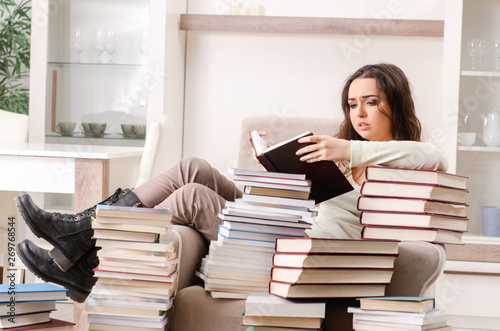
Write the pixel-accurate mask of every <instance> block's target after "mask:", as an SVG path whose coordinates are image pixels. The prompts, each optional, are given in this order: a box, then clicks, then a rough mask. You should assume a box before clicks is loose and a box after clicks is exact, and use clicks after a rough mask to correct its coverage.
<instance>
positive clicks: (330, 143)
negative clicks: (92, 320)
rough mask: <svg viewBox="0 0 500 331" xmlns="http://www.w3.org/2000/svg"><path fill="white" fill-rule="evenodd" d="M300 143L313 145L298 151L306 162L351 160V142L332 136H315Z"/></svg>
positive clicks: (302, 139)
mask: <svg viewBox="0 0 500 331" xmlns="http://www.w3.org/2000/svg"><path fill="white" fill-rule="evenodd" d="M299 143H312V144H310V145H308V146H306V147H303V148H301V149H299V150H298V151H297V153H296V154H297V155H301V158H300V160H301V161H306V162H318V161H323V160H326V161H340V160H347V161H349V160H350V159H351V142H350V141H349V140H345V139H338V138H334V137H332V136H321V135H313V136H307V137H303V138H300V139H299Z"/></svg>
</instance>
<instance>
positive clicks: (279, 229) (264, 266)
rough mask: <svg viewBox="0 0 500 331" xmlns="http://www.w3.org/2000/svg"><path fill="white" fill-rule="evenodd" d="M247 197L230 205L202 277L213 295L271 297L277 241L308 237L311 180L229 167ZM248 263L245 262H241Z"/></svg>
mask: <svg viewBox="0 0 500 331" xmlns="http://www.w3.org/2000/svg"><path fill="white" fill-rule="evenodd" d="M230 172H231V173H232V174H233V175H234V180H235V182H236V184H239V185H242V186H244V188H243V191H244V194H243V197H242V198H241V199H237V200H236V201H234V202H231V201H228V202H227V203H226V206H225V208H224V210H223V211H222V212H221V213H219V217H220V218H221V220H222V224H221V225H220V227H219V236H218V240H217V241H213V242H212V243H211V244H210V249H209V254H208V255H207V256H206V257H205V258H204V259H203V261H202V265H201V268H200V271H199V272H198V276H199V277H200V278H202V279H203V280H204V282H205V289H206V290H207V291H210V293H211V295H212V296H213V297H225V298H240V299H244V298H246V297H247V296H248V294H250V293H268V288H269V280H270V276H269V275H270V271H271V266H272V255H273V253H274V245H275V239H276V238H277V237H289V238H292V237H304V236H305V233H304V230H305V229H310V228H311V224H310V223H308V222H305V221H304V219H305V218H308V217H314V216H315V215H316V213H317V211H315V210H314V209H313V208H314V207H315V202H314V200H311V199H308V197H309V193H310V190H311V182H310V181H308V180H306V179H305V175H297V174H287V173H276V172H265V171H251V170H243V169H230ZM242 261H244V262H245V263H242Z"/></svg>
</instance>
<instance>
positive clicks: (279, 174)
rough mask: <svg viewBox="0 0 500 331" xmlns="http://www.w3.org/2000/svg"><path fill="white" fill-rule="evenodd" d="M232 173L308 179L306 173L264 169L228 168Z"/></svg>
mask: <svg viewBox="0 0 500 331" xmlns="http://www.w3.org/2000/svg"><path fill="white" fill-rule="evenodd" d="M227 171H228V172H229V173H230V174H231V175H241V176H252V177H271V178H273V177H274V178H288V179H301V180H304V179H306V175H305V174H291V173H285V172H274V171H264V170H249V169H239V168H229V169H228V170H227Z"/></svg>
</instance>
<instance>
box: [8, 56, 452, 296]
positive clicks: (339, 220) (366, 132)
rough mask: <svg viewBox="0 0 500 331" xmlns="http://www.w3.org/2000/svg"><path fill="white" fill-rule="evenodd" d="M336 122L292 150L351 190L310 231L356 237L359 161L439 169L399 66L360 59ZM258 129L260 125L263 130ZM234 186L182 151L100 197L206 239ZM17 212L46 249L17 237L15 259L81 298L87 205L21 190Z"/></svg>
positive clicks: (92, 252)
mask: <svg viewBox="0 0 500 331" xmlns="http://www.w3.org/2000/svg"><path fill="white" fill-rule="evenodd" d="M342 108H343V111H344V116H345V119H344V122H343V123H342V125H341V127H340V132H339V134H338V135H337V136H336V137H330V136H310V137H306V138H302V140H301V142H311V143H313V144H311V145H308V146H307V147H304V148H302V149H301V150H299V151H298V152H297V154H299V155H302V157H301V159H302V160H303V161H304V162H317V161H320V160H329V161H335V162H338V163H339V164H340V165H341V167H342V168H343V169H344V171H345V175H346V177H347V178H348V179H349V181H350V182H351V184H352V185H353V186H354V188H355V190H354V191H351V192H349V193H346V194H344V195H342V196H339V197H336V198H333V199H331V200H328V201H325V202H323V203H321V204H320V210H319V217H318V218H317V219H316V220H315V223H314V224H313V227H312V229H311V230H309V231H308V235H310V236H312V237H333V238H359V237H360V231H361V226H360V224H359V211H358V210H357V209H356V201H357V198H358V196H359V188H360V184H361V183H362V182H363V180H364V168H365V167H366V166H367V165H375V164H378V165H389V166H397V167H409V168H425V169H436V170H445V169H446V160H445V158H444V155H443V153H442V152H441V151H440V150H439V148H437V147H435V146H433V145H431V144H424V143H421V142H419V140H420V131H421V128H420V122H419V121H418V119H417V118H416V115H415V109H414V105H413V100H412V97H411V90H410V86H409V83H408V80H407V78H406V76H405V75H404V73H403V72H402V71H401V70H400V69H399V68H398V67H396V66H394V65H390V64H376V65H367V66H364V67H362V68H360V69H359V70H358V71H356V72H355V73H354V74H353V75H352V76H351V77H349V79H348V80H347V82H346V84H345V87H344V90H343V92H342ZM263 134H264V133H263ZM241 195H242V192H241V191H240V190H239V189H238V188H237V187H236V186H235V185H234V184H233V183H232V182H231V181H230V180H228V179H226V177H224V176H223V175H221V174H220V173H219V172H218V171H217V170H215V169H213V168H212V167H211V166H210V165H209V164H208V163H207V162H206V161H204V160H201V159H197V158H188V159H184V160H182V161H180V162H179V163H178V164H177V165H176V166H174V167H172V168H170V169H169V170H167V171H166V172H164V173H162V174H160V175H158V176H156V177H155V178H153V179H151V180H150V181H148V182H146V183H144V184H143V185H141V186H139V187H137V188H135V189H134V190H128V189H127V190H123V191H122V190H120V189H119V190H117V191H116V192H115V194H113V195H112V196H111V197H109V198H108V199H106V200H105V201H103V202H102V203H104V204H112V205H125V206H143V207H150V208H151V207H156V208H168V209H170V210H171V212H172V215H173V219H172V222H173V223H174V224H183V225H188V226H192V227H193V228H195V229H196V230H198V231H199V232H200V233H201V234H202V235H203V236H204V237H205V238H206V239H207V240H214V239H216V238H217V228H218V225H219V224H220V219H219V218H218V217H217V212H219V211H220V210H222V209H223V208H224V205H225V202H226V201H227V200H234V199H236V198H239V197H241ZM16 205H17V207H18V209H19V211H20V213H21V216H22V217H23V219H24V220H25V222H26V223H27V224H28V226H29V228H30V229H31V230H32V231H33V233H34V234H35V235H36V236H38V237H42V238H44V239H46V240H47V241H49V242H50V243H51V244H52V245H53V246H54V248H53V249H52V250H51V251H50V252H49V251H47V250H44V249H41V248H40V247H37V246H36V245H35V244H33V243H32V242H31V241H29V240H25V241H23V242H21V243H20V244H18V246H17V252H18V255H19V257H20V258H21V260H22V261H23V263H24V264H25V265H26V266H27V267H28V269H30V270H31V271H32V272H33V273H34V274H35V275H37V276H39V277H40V278H42V279H44V280H45V281H49V282H54V283H58V284H60V285H63V286H65V287H66V288H68V296H69V297H70V298H72V299H73V300H75V301H78V302H82V301H84V300H85V298H86V297H87V296H88V294H89V293H90V290H91V289H92V286H93V285H94V283H95V281H96V278H95V277H93V272H92V269H93V268H95V267H96V266H97V264H98V259H97V256H96V251H97V249H98V248H96V247H95V241H94V240H93V239H92V238H91V237H92V232H93V231H92V228H91V216H94V215H95V206H94V207H91V208H89V209H88V210H86V211H84V212H82V213H79V214H76V215H68V214H59V213H48V212H46V211H43V210H41V209H40V208H38V207H37V206H36V205H35V204H34V203H33V201H32V200H31V198H30V197H29V195H27V194H24V195H22V196H20V197H17V198H16Z"/></svg>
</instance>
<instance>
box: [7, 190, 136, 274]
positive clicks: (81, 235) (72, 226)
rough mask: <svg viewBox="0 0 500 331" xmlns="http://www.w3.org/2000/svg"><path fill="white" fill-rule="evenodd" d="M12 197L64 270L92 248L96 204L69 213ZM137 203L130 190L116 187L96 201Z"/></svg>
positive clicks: (20, 197) (22, 196) (27, 221)
mask: <svg viewBox="0 0 500 331" xmlns="http://www.w3.org/2000/svg"><path fill="white" fill-rule="evenodd" d="M14 200H15V202H16V206H17V209H19V213H20V214H21V216H22V218H23V219H24V221H25V222H26V224H27V225H28V226H29V228H30V229H31V231H32V232H33V233H34V234H35V236H37V237H39V238H43V239H45V240H47V241H48V242H49V243H51V244H52V246H54V248H53V249H52V250H51V251H50V252H49V255H50V256H51V257H52V258H54V262H55V263H56V264H57V265H58V266H59V268H60V269H61V270H62V271H66V270H68V269H69V268H70V267H71V266H72V265H73V263H75V262H76V261H78V259H80V257H82V256H83V254H85V253H86V252H87V251H89V250H90V249H92V248H93V247H95V240H94V239H92V235H93V233H94V230H93V229H92V226H91V224H92V219H91V217H95V210H96V206H93V207H91V208H89V209H87V210H85V211H83V212H81V213H78V214H74V215H73V214H61V213H49V212H46V211H44V210H42V209H40V208H38V206H37V205H35V203H34V202H33V200H31V197H30V196H29V195H28V194H23V195H21V196H18V197H16V198H15V199H14ZM140 203H141V202H140V201H139V199H138V198H137V196H136V195H135V193H134V192H132V191H131V190H129V189H125V190H122V189H118V190H116V192H115V193H114V194H113V195H112V196H110V197H109V198H107V199H106V200H104V201H103V202H101V203H100V204H106V205H117V206H139V205H140Z"/></svg>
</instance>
